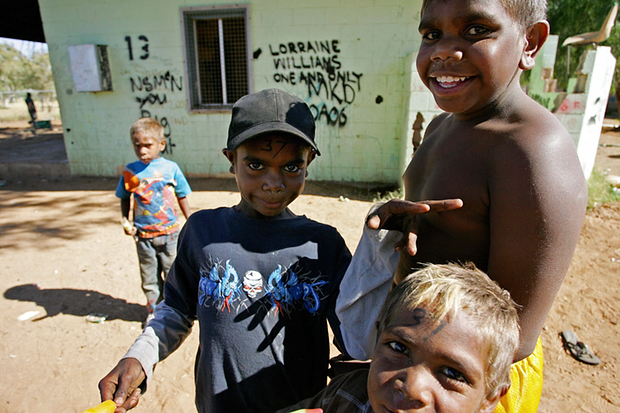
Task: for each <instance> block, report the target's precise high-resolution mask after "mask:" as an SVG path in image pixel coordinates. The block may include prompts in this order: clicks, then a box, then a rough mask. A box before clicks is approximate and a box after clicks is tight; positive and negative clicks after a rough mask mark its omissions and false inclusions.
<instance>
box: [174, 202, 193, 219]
mask: <svg viewBox="0 0 620 413" xmlns="http://www.w3.org/2000/svg"><path fill="white" fill-rule="evenodd" d="M177 201H179V207H180V208H181V212H183V216H185V219H187V218H189V216H190V215H191V214H192V211H191V210H190V208H189V201H188V200H187V197H183V198H177Z"/></svg>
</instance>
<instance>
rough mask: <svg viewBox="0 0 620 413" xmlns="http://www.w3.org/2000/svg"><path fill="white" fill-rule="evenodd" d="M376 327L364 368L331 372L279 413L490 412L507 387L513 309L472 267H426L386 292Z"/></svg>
mask: <svg viewBox="0 0 620 413" xmlns="http://www.w3.org/2000/svg"><path fill="white" fill-rule="evenodd" d="M376 325H377V336H378V338H377V341H376V343H375V346H374V351H373V353H372V361H371V363H370V370H367V369H360V370H355V371H353V372H351V373H345V374H341V375H339V376H336V377H335V378H334V379H333V380H332V381H331V382H330V383H329V385H328V386H327V387H326V388H325V389H324V390H323V391H321V392H320V393H319V394H318V395H316V396H315V397H313V398H312V399H308V400H304V401H302V402H300V403H299V404H297V405H295V406H291V407H289V408H287V409H284V410H280V411H279V413H284V412H292V411H296V410H298V409H303V408H306V409H312V408H320V409H322V411H323V412H324V413H372V412H375V413H379V412H396V411H398V412H401V411H414V410H415V411H422V410H423V411H425V412H426V411H428V412H450V413H490V412H492V411H493V409H494V408H495V406H496V405H497V403H498V401H499V400H500V398H501V397H502V396H503V395H504V394H505V393H506V391H507V390H508V388H509V387H510V375H509V373H510V365H511V363H512V360H513V358H514V355H515V351H516V349H517V347H518V345H519V324H518V319H517V310H516V307H515V304H514V302H513V301H512V300H511V299H510V294H509V293H508V292H507V291H505V290H502V289H501V288H500V287H499V286H498V285H497V283H495V282H493V281H491V279H489V277H487V276H486V274H484V273H483V272H482V271H480V270H478V269H476V268H475V267H474V266H473V265H465V266H461V265H454V264H444V265H435V264H429V265H427V266H425V267H423V268H422V269H420V270H418V271H416V272H415V273H413V274H411V275H410V276H409V277H407V278H406V279H405V280H404V281H403V282H401V283H400V284H399V285H398V286H396V287H395V288H394V289H393V290H392V291H391V292H390V293H389V295H388V298H387V300H386V302H385V304H384V305H383V308H382V309H381V311H380V314H379V318H378V320H377V322H376ZM319 411H321V410H319Z"/></svg>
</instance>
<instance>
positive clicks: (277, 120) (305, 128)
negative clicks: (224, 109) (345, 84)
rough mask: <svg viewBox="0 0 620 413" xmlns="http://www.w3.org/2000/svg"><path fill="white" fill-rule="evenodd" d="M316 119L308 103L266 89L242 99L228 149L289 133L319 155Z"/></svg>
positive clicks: (236, 106)
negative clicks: (264, 135)
mask: <svg viewBox="0 0 620 413" xmlns="http://www.w3.org/2000/svg"><path fill="white" fill-rule="evenodd" d="M314 130H315V125H314V117H313V116H312V112H310V108H308V105H306V102H304V101H303V100H301V99H300V98H298V97H297V96H294V95H291V94H290V93H288V92H285V91H283V90H280V89H265V90H262V91H260V92H256V93H252V94H249V95H246V96H244V97H242V98H241V99H239V100H238V101H237V102H236V103H235V104H234V106H233V108H232V117H231V119H230V126H229V128H228V143H227V145H226V149H228V150H229V151H232V150H234V149H236V148H238V147H239V145H241V144H242V143H243V142H245V141H247V140H248V139H252V138H255V137H257V136H259V135H263V134H266V133H274V132H280V133H286V134H289V135H293V136H296V137H298V138H300V139H302V140H303V141H304V142H306V143H307V144H308V145H310V147H312V149H314V150H315V151H316V153H317V155H320V154H321V153H320V152H319V148H318V147H317V145H316V142H314Z"/></svg>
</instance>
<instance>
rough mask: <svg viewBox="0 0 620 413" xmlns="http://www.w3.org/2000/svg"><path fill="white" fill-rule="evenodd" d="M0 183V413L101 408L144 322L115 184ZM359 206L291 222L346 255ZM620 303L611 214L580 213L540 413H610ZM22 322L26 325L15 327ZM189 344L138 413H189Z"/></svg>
mask: <svg viewBox="0 0 620 413" xmlns="http://www.w3.org/2000/svg"><path fill="white" fill-rule="evenodd" d="M3 132H4V135H3ZM7 137H8V135H7V129H0V141H1V140H3V139H2V138H7ZM601 143H606V144H608V146H605V147H603V146H601V147H600V148H599V153H598V158H597V166H598V167H599V168H601V169H603V170H608V173H609V174H614V175H620V133H615V132H609V133H605V134H603V136H602V137H601ZM614 145H615V146H614ZM0 151H2V152H4V149H2V147H1V145H0ZM319 161H320V160H319ZM0 178H1V177H0ZM2 184H3V185H4V186H2V187H0V262H1V263H2V264H0V290H1V291H2V296H1V297H0V313H1V314H2V317H1V318H0V365H1V366H2V369H1V370H2V374H1V375H0V413H1V412H11V413H32V412H49V413H60V412H62V413H67V412H81V411H83V410H85V409H86V408H88V407H90V406H93V405H95V404H97V403H98V402H99V394H98V390H97V382H98V381H99V379H100V378H101V377H103V376H104V375H105V374H106V373H107V372H108V371H109V370H110V369H111V368H112V367H113V366H114V364H115V363H116V361H117V360H118V359H119V358H120V357H121V356H122V355H123V354H124V352H125V351H126V349H127V348H128V347H129V345H130V344H131V343H132V341H133V339H134V338H135V337H136V336H137V335H138V334H139V332H140V323H141V321H142V320H143V319H144V317H145V315H146V314H145V310H144V307H143V304H144V296H143V293H142V291H141V289H140V283H139V275H138V261H137V256H136V252H135V247H134V245H133V241H132V239H131V238H130V237H127V236H125V235H124V234H123V230H122V228H121V226H120V224H119V206H118V200H117V199H116V198H115V196H114V188H115V186H116V180H114V179H85V178H82V179H66V180H62V181H59V182H42V181H35V182H21V183H17V182H9V181H6V182H3V183H2ZM190 184H191V185H192V187H193V189H194V193H193V194H191V195H190V198H189V201H190V205H191V207H192V210H198V209H203V208H213V207H217V206H220V205H233V204H235V203H236V202H237V201H238V194H237V193H236V191H235V186H234V182H233V181H232V180H223V179H219V180H209V179H203V180H190ZM340 196H343V197H346V198H347V199H348V201H347V200H346V199H343V200H341V199H340ZM370 205H371V197H370V196H369V195H368V193H367V192H365V191H361V190H355V189H352V188H350V187H345V186H336V185H326V184H320V183H309V185H308V187H307V189H306V192H305V195H302V196H301V197H300V198H299V199H298V200H297V201H295V202H294V203H293V205H292V209H293V210H294V211H295V212H296V213H298V214H306V215H307V216H309V217H311V218H313V219H316V220H318V221H322V222H327V223H330V224H331V225H333V226H335V227H336V228H338V229H339V230H340V232H341V233H342V235H343V236H344V238H345V240H346V242H347V244H348V246H349V248H350V249H351V250H354V249H355V246H356V244H357V241H358V239H359V236H360V235H361V229H362V221H363V217H364V215H365V213H366V211H367V210H368V208H369V207H370ZM618 296H620V203H615V204H609V205H601V206H598V207H597V208H595V209H594V210H593V211H591V212H589V213H588V214H587V216H586V220H585V223H584V228H583V231H582V235H581V239H580V242H579V245H578V247H577V251H576V253H575V256H574V258H573V262H572V265H571V267H570V270H569V273H568V275H567V277H566V280H565V282H564V284H563V286H562V289H561V291H560V293H559V295H558V297H557V299H556V301H555V303H554V306H553V309H552V311H551V313H550V315H549V317H548V319H547V322H546V325H545V328H544V331H543V335H542V338H543V346H544V349H545V369H544V380H545V382H544V388H543V395H542V400H541V404H540V409H539V411H540V412H547V413H555V412H592V413H594V412H620V392H619V391H618V374H619V371H618V366H619V364H620V363H619V357H620V340H619V336H620V326H618V322H620V306H619V305H618ZM29 312H35V314H34V315H31V316H30V318H27V319H25V320H22V321H20V316H24V317H26V316H25V315H27V313H29ZM97 313H101V314H106V315H107V319H106V321H105V322H103V323H92V322H89V321H87V316H88V315H89V314H97ZM564 329H570V330H573V331H574V332H575V333H576V334H577V336H578V337H579V338H580V339H581V340H583V341H584V342H586V343H587V344H588V345H589V346H590V347H591V348H592V349H593V351H594V352H595V353H596V354H597V355H598V356H599V357H600V358H601V360H602V363H601V364H600V365H598V366H588V365H585V364H581V363H579V362H577V361H576V360H574V359H572V358H571V357H570V356H568V355H567V354H565V353H564V351H563V350H562V345H561V340H560V339H559V337H558V333H559V332H560V331H562V330H564ZM197 336H198V334H196V333H194V334H192V335H191V336H190V337H189V338H188V340H187V342H186V343H185V344H184V345H183V346H182V347H181V348H180V349H179V350H178V351H177V352H176V353H175V354H173V355H172V356H171V357H170V358H169V359H167V360H165V361H163V362H162V363H160V365H159V366H158V367H157V370H156V373H155V377H154V380H153V383H152V385H151V387H150V389H149V391H148V392H147V393H146V394H145V395H143V397H142V400H141V403H140V405H139V406H138V407H137V408H136V409H134V411H135V412H137V413H139V412H153V413H158V412H175V413H177V412H180V413H183V412H195V408H194V401H193V398H194V384H193V363H194V356H195V352H196V348H197ZM613 389H616V390H613Z"/></svg>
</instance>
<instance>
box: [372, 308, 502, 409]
mask: <svg viewBox="0 0 620 413" xmlns="http://www.w3.org/2000/svg"><path fill="white" fill-rule="evenodd" d="M429 313H430V312H429V311H427V309H425V308H421V307H419V308H416V309H414V310H413V311H410V310H407V309H404V310H400V311H399V312H398V313H396V315H395V317H394V319H393V320H392V321H391V322H390V324H389V325H387V326H386V328H385V330H384V331H383V333H382V334H381V335H380V337H379V340H378V341H377V345H376V347H375V350H374V353H373V357H372V363H371V365H370V371H369V373H368V395H369V398H370V402H371V405H372V408H373V411H374V412H375V413H389V412H399V413H400V412H408V411H416V412H417V411H424V412H445V413H466V412H467V413H474V412H492V411H493V409H494V408H495V405H496V404H497V401H498V400H499V398H500V397H501V395H497V396H496V397H494V398H493V399H492V400H488V399H487V398H486V374H485V372H486V367H487V365H486V360H487V353H488V350H489V349H488V344H487V343H485V342H483V339H482V338H481V337H480V335H478V334H476V330H477V324H476V323H475V322H474V320H473V319H472V318H471V317H470V316H469V315H467V314H466V313H464V312H462V311H461V312H459V313H458V314H457V315H456V316H455V317H452V318H451V319H450V321H448V322H443V321H442V322H441V323H438V322H437V321H435V320H434V319H433V317H432V315H429Z"/></svg>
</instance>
